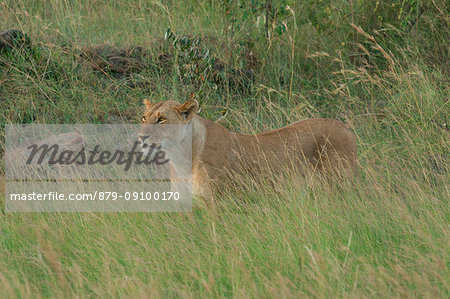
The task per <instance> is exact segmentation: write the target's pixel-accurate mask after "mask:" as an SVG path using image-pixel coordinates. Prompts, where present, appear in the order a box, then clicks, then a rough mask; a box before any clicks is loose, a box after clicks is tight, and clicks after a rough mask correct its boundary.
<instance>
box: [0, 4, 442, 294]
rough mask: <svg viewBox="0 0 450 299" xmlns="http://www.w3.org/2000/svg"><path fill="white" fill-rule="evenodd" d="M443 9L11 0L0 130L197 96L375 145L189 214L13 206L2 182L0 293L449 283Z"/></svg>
mask: <svg viewBox="0 0 450 299" xmlns="http://www.w3.org/2000/svg"><path fill="white" fill-rule="evenodd" d="M448 23H449V4H448V1H445V0H389V1H388V0H379V1H362V0H350V1H348V0H334V1H331V0H320V1H312V0H304V1H294V0H292V1H288V0H286V1H277V0H272V1H267V0H260V1H258V0H252V1H237V0H234V1H233V0H220V1H219V0H216V1H212V0H210V1H207V0H196V1H152V0H149V1H145V0H133V1H128V0H117V1H106V0H92V1H84V0H75V1H64V0H48V1H40V0H39V1H32V0H11V1H9V0H6V1H5V0H0V28H1V30H6V29H10V28H16V29H19V30H22V31H23V32H25V33H26V35H27V36H28V38H29V39H30V40H31V44H30V45H28V44H26V43H25V44H24V43H21V44H18V46H16V47H15V48H8V49H7V48H4V49H0V51H1V53H0V110H1V114H0V127H1V128H2V129H3V128H4V126H5V124H6V123H108V122H128V123H138V122H139V121H140V119H141V116H142V111H143V106H142V100H143V99H144V98H150V99H151V100H152V101H155V102H158V101H162V100H167V99H174V100H177V101H180V102H182V101H185V100H186V99H189V98H196V99H197V100H198V101H199V102H200V104H201V111H200V114H201V115H202V116H204V117H207V118H210V119H212V120H215V121H217V122H219V123H220V124H222V125H224V126H226V127H227V128H228V129H230V130H233V131H238V132H259V131H262V130H267V129H270V128H277V127H280V126H283V125H286V124H288V123H290V122H293V121H296V120H299V119H304V118H309V117H331V118H337V119H340V120H343V121H345V122H346V123H347V124H349V126H351V128H352V130H353V131H354V132H355V134H356V135H357V138H358V143H359V152H358V158H359V162H360V177H359V178H358V179H356V180H348V181H344V182H340V183H335V184H333V183H329V182H328V183H327V182H323V183H321V184H317V183H314V182H311V181H310V180H309V179H305V180H304V181H301V182H299V181H295V180H293V181H292V182H286V181H280V184H279V185H278V186H277V187H276V188H269V187H261V188H260V189H251V188H249V189H248V190H245V191H244V190H236V189H233V188H230V190H229V192H228V193H227V195H223V196H221V197H219V198H216V199H215V200H214V201H213V199H211V202H214V204H213V205H212V206H211V205H209V206H205V205H204V204H203V203H202V201H201V200H198V199H196V202H195V204H196V207H195V208H194V210H193V212H192V213H186V214H170V213H159V214H152V213H149V214H144V213H142V214H141V213H129V214H126V213H115V214H107V213H103V214H95V213H92V214H91V213H63V214H57V213H51V214H27V213H5V211H4V196H0V197H1V201H2V203H1V207H0V256H1V258H0V285H1V287H0V297H21V298H30V297H33V298H35V297H119V296H120V297H143V298H145V297H200V296H201V297H314V298H322V297H345V298H347V297H354V298H360V297H373V298H383V297H403V298H408V297H424V298H431V297H441V298H448V297H449V296H450V291H449V251H448V248H449V220H450V219H449V198H450V196H449V188H448V187H449V184H448V182H449V172H448V170H449V169H448V159H449V131H448V127H447V124H448V112H449V109H448V98H449V70H450V68H449V56H448V54H449V47H448V45H449V24H448ZM169 28H170V30H169ZM3 142H4V136H3V133H2V137H1V143H0V145H1V146H0V151H1V152H2V153H3V151H4V148H3V144H4V143H3ZM2 167H3V166H2ZM2 169H3V168H2ZM1 172H2V173H3V170H1ZM275 179H276V178H275ZM281 182H282V183H281Z"/></svg>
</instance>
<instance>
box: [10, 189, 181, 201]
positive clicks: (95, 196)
mask: <svg viewBox="0 0 450 299" xmlns="http://www.w3.org/2000/svg"><path fill="white" fill-rule="evenodd" d="M9 200H38V201H42V200H44V201H45V200H49V201H53V200H56V201H62V200H70V201H72V200H77V201H83V200H87V201H90V200H100V201H106V200H126V201H133V200H155V201H159V200H161V201H166V200H180V193H179V192H173V191H164V192H160V191H154V192H151V191H147V192H144V191H141V192H137V191H126V192H123V193H119V192H115V191H95V192H94V193H70V194H68V195H66V194H64V193H61V192H57V191H50V192H48V193H36V192H32V193H11V194H10V197H9Z"/></svg>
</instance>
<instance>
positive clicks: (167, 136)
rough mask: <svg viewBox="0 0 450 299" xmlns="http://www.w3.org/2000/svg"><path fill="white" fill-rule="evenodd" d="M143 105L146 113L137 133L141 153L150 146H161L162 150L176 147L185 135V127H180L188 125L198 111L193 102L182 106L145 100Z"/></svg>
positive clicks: (173, 102)
mask: <svg viewBox="0 0 450 299" xmlns="http://www.w3.org/2000/svg"><path fill="white" fill-rule="evenodd" d="M144 104H145V107H146V111H145V113H144V115H143V116H142V127H141V129H140V130H139V133H138V142H139V143H140V145H141V148H142V151H143V152H147V151H148V148H149V146H150V145H151V144H158V145H161V146H162V147H163V149H167V148H168V147H171V146H176V144H178V143H179V142H181V140H183V138H185V137H186V134H187V130H186V126H182V125H183V124H189V123H190V122H191V120H192V118H193V117H194V116H195V114H196V113H197V110H198V104H197V102H196V101H193V100H190V101H187V102H185V103H183V104H180V103H178V102H175V101H164V102H159V103H155V104H153V103H151V102H150V100H148V99H145V100H144ZM164 125H179V126H164Z"/></svg>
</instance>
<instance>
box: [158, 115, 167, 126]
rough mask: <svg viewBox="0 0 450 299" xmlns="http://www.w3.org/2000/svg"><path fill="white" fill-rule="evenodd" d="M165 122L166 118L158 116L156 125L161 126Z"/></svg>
mask: <svg viewBox="0 0 450 299" xmlns="http://www.w3.org/2000/svg"><path fill="white" fill-rule="evenodd" d="M165 122H166V118H165V117H164V116H160V117H159V118H158V122H157V123H158V124H163V123H165Z"/></svg>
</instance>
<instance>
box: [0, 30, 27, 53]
mask: <svg viewBox="0 0 450 299" xmlns="http://www.w3.org/2000/svg"><path fill="white" fill-rule="evenodd" d="M30 44H31V41H30V39H29V38H28V36H27V35H26V34H25V33H24V32H22V31H20V30H18V29H9V30H5V31H1V32H0V51H2V50H10V49H12V48H28V47H29V46H30Z"/></svg>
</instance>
